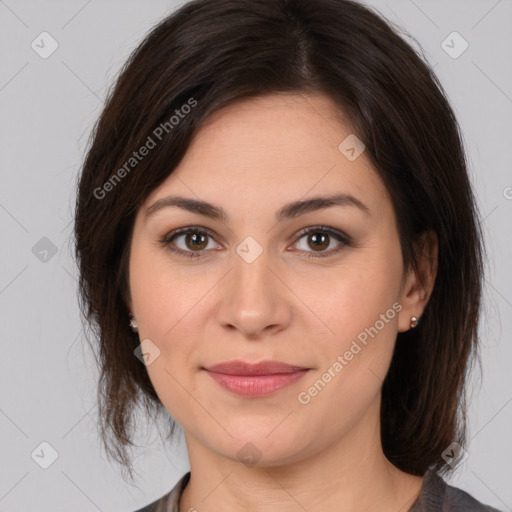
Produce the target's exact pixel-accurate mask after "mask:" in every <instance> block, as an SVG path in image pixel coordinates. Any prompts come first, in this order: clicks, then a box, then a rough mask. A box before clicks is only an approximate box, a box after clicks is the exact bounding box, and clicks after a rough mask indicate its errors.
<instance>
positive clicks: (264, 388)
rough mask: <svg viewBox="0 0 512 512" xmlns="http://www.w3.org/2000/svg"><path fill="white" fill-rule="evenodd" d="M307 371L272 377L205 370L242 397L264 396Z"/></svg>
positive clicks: (287, 384) (279, 374)
mask: <svg viewBox="0 0 512 512" xmlns="http://www.w3.org/2000/svg"><path fill="white" fill-rule="evenodd" d="M307 371H308V370H301V371H297V372H293V373H276V374H273V375H227V374H225V373H215V372H210V371H208V370H206V373H208V375H210V377H212V378H213V379H214V380H215V381H216V382H218V383H219V384H220V385H221V386H222V387H223V388H225V389H227V390H228V391H232V392H233V393H236V394H237V395H242V396H251V397H258V396H266V395H270V394H272V393H274V392H275V391H277V390H279V389H282V388H284V387H286V386H289V385H290V384H292V383H293V382H295V381H296V380H299V379H300V378H301V377H302V376H304V374H305V373H306V372H307Z"/></svg>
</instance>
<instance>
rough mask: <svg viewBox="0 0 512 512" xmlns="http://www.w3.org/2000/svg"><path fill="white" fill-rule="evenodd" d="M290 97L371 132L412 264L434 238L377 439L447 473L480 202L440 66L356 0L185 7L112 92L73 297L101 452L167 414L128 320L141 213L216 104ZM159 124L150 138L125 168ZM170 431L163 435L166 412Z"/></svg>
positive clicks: (87, 173) (94, 164)
mask: <svg viewBox="0 0 512 512" xmlns="http://www.w3.org/2000/svg"><path fill="white" fill-rule="evenodd" d="M287 92H293V93H300V94H307V93H310V92H319V93H323V94H326V95H328V96H329V97H330V98H332V99H333V100H334V101H335V102H336V104H337V105H338V106H339V109H340V113H342V114H343V115H344V116H345V117H346V118H347V119H348V120H349V122H350V125H351V128H352V130H353V132H354V133H356V134H357V136H358V137H359V138H360V139H361V140H362V141H363V142H364V144H365V145H366V152H365V154H366V156H367V157H368V158H369V159H370V161H371V163H372V164H373V166H374V167H375V169H376V171H377V172H378V174H379V176H380V177H381V179H382V180H383V182H384V183H385V185H386V187H387V189H388V191H389V194H390V196H391V198H392V203H393V207H394V210H395V214H396V217H397V220H398V230H399V235H400V241H401V247H402V254H403V260H404V265H405V268H406V269H409V268H414V266H415V264H416V260H415V254H414V251H413V243H414V242H415V240H417V239H418V236H419V235H420V234H421V233H423V232H425V231H426V230H429V229H432V230H434V231H435V233H436V234H437V237H438V241H439V255H438V273H437V279H436V283H435V286H434V290H433V293H432V296H431V298H430V301H429V303H428V304H427V307H426V309H425V311H424V313H423V315H422V318H421V321H420V323H419V325H418V327H416V328H415V329H412V330H410V331H408V332H406V333H399V334H398V337H397V341H396V346H395V352H394V355H393V359H392V363H391V367H390V369H389V373H388V375H387V377H386V379H385V381H384V383H383V388H382V407H381V435H382V444H383V450H384V453H385V455H386V456H387V458H388V459H389V460H390V461H391V462H392V463H393V464H394V465H396V466H397V467H399V468H400V469H402V470H404V471H406V472H409V473H412V474H416V475H423V474H424V473H425V471H426V470H427V469H428V468H429V467H432V468H434V469H437V470H441V471H445V470H446V471H448V470H449V469H450V468H449V467H447V466H446V464H445V462H444V460H443V459H442V458H441V453H442V452H443V450H445V449H446V448H447V447H448V446H449V445H450V444H451V443H452V442H453V441H457V442H458V443H459V444H461V445H462V446H464V444H465V435H466V429H465V416H466V398H465V379H466V372H467V369H468V367H469V363H470V362H471V361H472V356H475V357H476V358H477V356H478V352H477V342H478V338H477V325H478V318H479V309H480V301H481V286H482V272H483V270H482V253H483V246H482V236H481V233H480V227H479V222H478V213H477V211H476V206H475V200H474V196H473V192H472V190H471V186H470V182H469V179H468V174H467V168H466V167H467V164H466V157H465V153H464V148H463V143H462V138H461V135H460V131H459V127H458V124H457V121H456V119H455V116H454V113H453V111H452V109H451V107H450V105H449V103H448V101H447V99H446V95H445V93H444V92H443V89H442V87H441V85H440V83H439V81H438V79H437V77H436V76H435V74H434V73H433V71H432V69H431V68H430V67H429V66H428V64H426V63H425V62H424V60H423V59H422V57H421V56H420V55H419V54H418V53H417V51H415V50H414V49H413V46H412V45H411V44H410V43H407V42H406V40H405V38H404V37H403V36H402V35H401V34H400V33H399V32H398V30H397V29H395V28H392V24H391V23H390V22H387V21H386V20H385V19H384V18H382V17H381V16H380V15H378V14H376V13H374V12H373V11H372V10H370V9H369V8H367V7H364V6H362V5H361V4H358V3H356V2H354V1H349V0H315V1H311V0H262V1H255V0H195V1H192V2H189V3H187V4H185V5H184V6H182V7H181V8H180V9H179V10H177V11H176V12H174V13H172V14H171V15H169V16H168V17H167V18H165V19H164V20H163V21H162V22H160V23H159V24H158V25H156V26H155V27H154V28H153V29H152V30H151V32H150V33H149V34H148V35H147V37H146V38H145V39H144V41H143V42H142V43H141V44H140V45H139V46H138V47H137V48H136V49H135V51H134V52H133V53H132V55H131V56H130V58H129V59H128V61H127V62H126V63H125V65H124V67H123V69H122V70H121V72H120V74H119V77H118V79H117V81H116V83H115V86H114V87H113V88H112V89H111V90H110V91H109V94H108V98H107V101H106V105H105V108H104V110H103V112H102V114H101V116H100V118H99V119H98V122H97V124H96V126H95V128H94V131H93V133H92V136H91V142H90V146H89V148H88V153H87V155H86V158H85V161H84V165H83V168H82V171H81V175H80V176H79V183H78V194H77V201H76V219H75V238H76V245H75V251H76V258H77V262H78V266H79V287H80V288H79V292H80V297H79V299H80V308H81V311H82V313H83V318H84V319H86V321H87V322H88V325H90V326H94V327H95V334H96V337H97V339H98V354H99V358H98V364H99V366H100V370H101V375H100V382H99V386H98V401H99V418H100V428H101V437H102V439H103V442H104V446H105V447H106V450H107V454H108V455H109V456H113V457H114V458H115V459H116V460H117V461H119V462H121V463H122V464H123V466H124V467H125V468H131V464H130V458H129V456H128V453H127V450H126V448H127V446H128V445H133V443H132V436H133V433H134V431H133V427H134V425H133V411H134V407H135V405H137V404H143V405H144V406H145V408H146V412H147V413H150V412H152V411H153V412H154V411H157V412H162V410H163V409H164V408H163V405H162V404H161V402H160V400H159V398H158V397H157V395H156V393H155V390H154V388H153V386H152V384H151V381H150V380H149V377H148V373H147V371H146V368H145V366H144V365H143V364H142V363H141V362H140V361H139V359H138V358H137V357H135V356H134V349H136V347H137V346H138V344H139V342H140V341H139V338H138V335H137V334H136V333H134V332H132V330H131V329H130V327H129V325H128V320H129V310H128V307H127V302H126V300H127V297H128V283H127V263H128V257H129V244H130V237H131V233H132V228H133V224H134V218H135V214H136V212H137V210H138V208H139V207H140V206H141V204H142V203H143V201H144V200H145V199H146V198H147V197H148V195H149V194H150V193H151V192H152V191H153V190H154V189H155V188H156V187H158V186H159V185H160V184H161V183H162V182H163V181H164V180H165V179H166V178H167V177H168V176H169V175H170V173H172V171H173V169H174V168H175V167H176V166H177V164H178V163H179V162H180V160H181V159H182V157H183V156H184V154H185V152H186V151H187V147H188V146H189V144H190V142H191V139H192V138H193V137H194V135H195V134H196V133H197V131H198V130H199V129H200V127H201V123H202V122H204V121H205V120H206V119H207V117H208V116H209V115H210V114H211V113H212V112H214V111H217V110H219V109H220V108H222V107H224V106H227V105H229V104H232V103H234V102H239V101H242V100H243V99H247V98H251V97H256V96H261V95H265V94H275V93H287ZM194 102H195V103H194ZM187 104H188V105H192V104H194V106H193V108H187V109H185V108H184V107H183V106H184V105H187ZM172 116H175V120H174V121H170V119H171V117H172ZM178 117H179V121H176V120H177V119H178ZM166 123H167V124H166ZM162 126H165V127H166V130H165V136H162V138H161V140H159V141H158V144H156V146H155V147H154V149H151V151H150V152H149V154H147V156H145V157H144V158H141V159H140V161H139V160H137V162H136V165H131V166H127V165H126V163H127V162H129V161H130V158H131V157H132V156H133V152H134V151H136V150H137V149H138V148H140V147H141V146H143V145H144V144H146V143H147V141H148V137H152V138H153V139H155V133H156V132H155V130H157V128H158V127H160V129H161V130H163V128H162ZM171 126H172V127H171ZM158 133H160V132H158ZM162 133H164V132H162ZM155 142H156V141H155ZM340 142H341V141H340ZM131 163H132V164H133V163H134V162H133V161H131ZM122 168H124V169H125V172H118V170H120V169H122ZM114 175H116V177H114ZM107 183H110V185H106V184H107ZM170 426H171V429H170V431H169V436H170V435H171V434H172V433H173V426H174V423H173V421H172V419H171V422H170ZM130 474H131V469H130Z"/></svg>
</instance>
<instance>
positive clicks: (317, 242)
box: [307, 232, 329, 251]
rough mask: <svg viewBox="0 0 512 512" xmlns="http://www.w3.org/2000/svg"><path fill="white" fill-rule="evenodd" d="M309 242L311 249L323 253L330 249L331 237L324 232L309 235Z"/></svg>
mask: <svg viewBox="0 0 512 512" xmlns="http://www.w3.org/2000/svg"><path fill="white" fill-rule="evenodd" d="M307 240H308V244H309V247H311V248H312V249H314V250H315V251H322V250H324V249H327V247H329V235H326V234H325V233H322V232H318V233H312V234H309V235H308V238H307Z"/></svg>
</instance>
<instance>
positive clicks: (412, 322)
mask: <svg viewBox="0 0 512 512" xmlns="http://www.w3.org/2000/svg"><path fill="white" fill-rule="evenodd" d="M418 322H419V320H418V319H417V318H416V317H415V316H411V329H414V328H415V327H416V326H417V325H418Z"/></svg>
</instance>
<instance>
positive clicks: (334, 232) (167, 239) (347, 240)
mask: <svg viewBox="0 0 512 512" xmlns="http://www.w3.org/2000/svg"><path fill="white" fill-rule="evenodd" d="M190 232H199V233H204V234H206V235H208V236H209V237H211V238H212V239H213V240H214V241H215V242H217V240H216V239H217V234H216V233H214V232H213V231H212V230H211V229H209V228H206V227H203V226H198V225H192V226H184V227H181V228H178V229H175V230H173V231H171V232H169V233H167V234H165V235H164V236H163V237H162V238H161V239H160V240H159V242H160V244H161V245H162V246H163V247H164V248H167V249H168V250H170V251H171V252H175V253H178V254H181V255H184V256H185V257H196V258H197V257H203V258H204V257H206V256H204V255H203V254H201V253H206V252H208V251H205V250H202V251H184V250H183V249H179V248H175V247H172V244H171V242H172V241H173V240H174V239H175V238H177V237H178V236H180V235H183V234H188V233H190ZM317 232H322V233H326V234H327V235H329V236H331V237H333V238H335V239H336V240H337V241H338V242H339V243H340V245H341V248H337V249H331V250H329V251H318V252H317V251H301V250H299V251H298V252H306V253H309V254H308V256H307V257H308V258H311V257H312V258H324V257H329V256H331V255H334V254H337V253H338V252H340V251H341V250H342V249H343V247H345V246H350V245H351V244H352V239H351V237H350V236H348V235H347V234H346V233H344V232H343V231H340V230H338V229H335V228H332V227H329V226H324V225H315V226H308V227H306V228H303V229H302V230H301V231H299V233H297V234H296V235H294V238H295V242H294V245H295V244H296V243H297V242H298V241H300V239H301V238H303V237H304V236H305V235H308V234H310V233H317ZM315 253H316V254H315Z"/></svg>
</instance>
